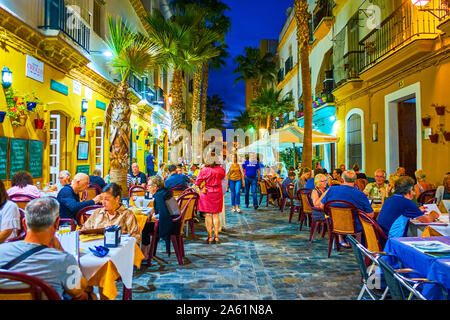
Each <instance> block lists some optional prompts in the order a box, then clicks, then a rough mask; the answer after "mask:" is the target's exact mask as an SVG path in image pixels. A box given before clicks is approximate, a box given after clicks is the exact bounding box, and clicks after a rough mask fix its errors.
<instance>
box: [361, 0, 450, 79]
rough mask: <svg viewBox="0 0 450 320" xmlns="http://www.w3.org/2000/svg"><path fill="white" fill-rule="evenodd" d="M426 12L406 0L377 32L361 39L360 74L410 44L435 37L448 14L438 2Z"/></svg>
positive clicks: (431, 5) (433, 3) (374, 30)
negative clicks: (438, 27) (440, 22)
mask: <svg viewBox="0 0 450 320" xmlns="http://www.w3.org/2000/svg"><path fill="white" fill-rule="evenodd" d="M438 2H439V4H438ZM426 8H427V9H428V10H424V9H423V8H421V7H417V6H414V5H413V4H412V3H411V1H410V0H407V1H405V2H404V3H403V4H402V5H401V6H400V7H399V8H397V9H396V10H395V11H394V12H393V13H392V14H391V15H390V16H388V17H387V18H386V19H385V20H383V21H382V22H381V23H380V26H379V28H374V29H373V30H372V31H371V32H370V33H369V34H367V35H366V36H365V37H364V38H363V39H361V40H360V42H359V45H360V52H361V54H360V63H359V71H360V72H361V71H363V70H365V69H366V68H368V67H370V66H371V65H373V64H375V63H377V62H378V61H379V60H381V59H382V58H383V57H385V56H386V55H387V54H389V53H391V52H393V51H394V50H396V49H398V48H400V47H402V46H404V45H405V44H407V43H409V42H411V41H414V40H416V39H421V38H426V36H427V35H428V36H430V37H429V38H432V37H433V36H434V35H437V33H438V30H437V25H438V24H439V20H440V19H442V18H444V17H445V16H447V15H448V14H449V10H448V8H447V7H446V6H445V5H443V4H442V2H441V1H431V2H430V4H429V5H428V6H427V7H426Z"/></svg>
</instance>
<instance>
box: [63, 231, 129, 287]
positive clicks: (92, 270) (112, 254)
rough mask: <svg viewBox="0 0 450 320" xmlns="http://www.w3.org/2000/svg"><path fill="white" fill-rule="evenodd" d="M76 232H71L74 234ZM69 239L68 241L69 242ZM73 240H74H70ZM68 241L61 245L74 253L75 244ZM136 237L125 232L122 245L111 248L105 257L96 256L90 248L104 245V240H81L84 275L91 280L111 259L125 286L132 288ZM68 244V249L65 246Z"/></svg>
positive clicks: (81, 262)
mask: <svg viewBox="0 0 450 320" xmlns="http://www.w3.org/2000/svg"><path fill="white" fill-rule="evenodd" d="M74 233H75V232H71V234H74ZM68 242H69V241H67V243H68ZM70 242H73V241H70ZM65 243H66V241H61V246H62V247H63V249H64V250H66V251H67V252H68V253H70V254H72V255H74V245H73V244H67V245H66V244H65ZM135 243H136V239H135V238H133V237H130V236H129V235H127V234H125V235H122V238H121V242H120V245H119V246H118V247H117V248H109V252H108V254H107V255H106V256H105V257H103V258H100V257H97V256H94V254H93V253H92V252H91V251H90V250H89V247H91V248H94V246H103V245H104V240H103V239H99V240H91V241H86V242H83V241H80V249H81V250H83V251H82V253H81V256H80V262H79V264H80V268H81V272H82V273H83V276H84V277H85V278H86V279H87V280H89V279H90V278H92V277H93V276H94V275H95V274H96V273H97V271H98V270H99V269H100V268H101V267H102V266H103V265H104V264H105V263H107V262H108V261H109V260H111V262H112V263H114V265H115V266H116V268H117V271H118V272H119V274H120V276H121V278H122V282H123V284H124V285H125V287H127V288H129V289H131V288H132V281H133V263H134V247H135ZM66 246H67V249H66V248H65V247H66Z"/></svg>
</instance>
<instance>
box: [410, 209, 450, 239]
mask: <svg viewBox="0 0 450 320" xmlns="http://www.w3.org/2000/svg"><path fill="white" fill-rule="evenodd" d="M408 232H409V233H410V234H411V235H413V236H422V237H423V236H424V235H431V236H432V235H441V236H446V237H448V236H450V221H449V214H448V213H442V214H440V216H439V219H438V221H434V222H430V223H421V222H419V221H416V220H414V219H413V220H410V224H409V229H408Z"/></svg>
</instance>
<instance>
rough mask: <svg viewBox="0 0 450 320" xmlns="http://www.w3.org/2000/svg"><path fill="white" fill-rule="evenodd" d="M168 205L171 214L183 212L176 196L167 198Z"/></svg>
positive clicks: (176, 214) (177, 214)
mask: <svg viewBox="0 0 450 320" xmlns="http://www.w3.org/2000/svg"><path fill="white" fill-rule="evenodd" d="M165 202H166V206H167V209H168V210H169V213H170V215H171V216H179V215H180V214H181V212H180V207H179V206H178V202H177V200H175V198H174V197H171V198H170V199H168V200H166V201H165Z"/></svg>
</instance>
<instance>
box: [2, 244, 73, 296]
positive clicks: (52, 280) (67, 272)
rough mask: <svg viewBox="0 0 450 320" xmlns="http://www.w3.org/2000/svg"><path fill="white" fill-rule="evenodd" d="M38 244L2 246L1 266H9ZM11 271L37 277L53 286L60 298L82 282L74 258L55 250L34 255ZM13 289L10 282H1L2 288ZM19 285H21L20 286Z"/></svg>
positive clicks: (47, 249)
mask: <svg viewBox="0 0 450 320" xmlns="http://www.w3.org/2000/svg"><path fill="white" fill-rule="evenodd" d="M37 246H38V244H34V243H28V242H24V241H14V242H6V243H2V244H0V266H3V265H5V264H7V263H8V262H10V261H12V260H13V259H15V258H17V257H18V256H20V255H21V254H23V253H25V252H26V251H29V250H31V249H33V248H34V247H37ZM9 271H13V272H21V273H25V274H28V275H30V276H35V277H37V278H39V279H41V280H44V281H45V282H47V283H48V284H49V285H51V286H52V287H53V288H54V289H55V290H56V291H57V292H58V293H59V295H60V296H62V294H63V291H64V290H72V289H73V288H74V287H75V285H77V284H78V283H79V282H80V280H81V270H80V268H79V266H78V263H77V261H76V259H75V257H74V256H72V255H71V254H69V253H67V252H64V251H60V250H57V249H53V248H45V249H43V250H41V251H39V252H37V253H34V254H32V255H31V256H29V257H28V258H26V259H25V260H23V261H22V262H19V263H18V264H16V265H15V266H13V267H11V268H10V269H9ZM6 285H7V286H8V287H9V288H10V287H11V282H10V280H4V279H1V280H0V287H3V286H6ZM18 285H19V284H18Z"/></svg>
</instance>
